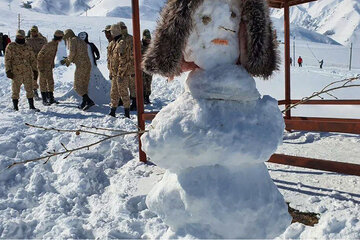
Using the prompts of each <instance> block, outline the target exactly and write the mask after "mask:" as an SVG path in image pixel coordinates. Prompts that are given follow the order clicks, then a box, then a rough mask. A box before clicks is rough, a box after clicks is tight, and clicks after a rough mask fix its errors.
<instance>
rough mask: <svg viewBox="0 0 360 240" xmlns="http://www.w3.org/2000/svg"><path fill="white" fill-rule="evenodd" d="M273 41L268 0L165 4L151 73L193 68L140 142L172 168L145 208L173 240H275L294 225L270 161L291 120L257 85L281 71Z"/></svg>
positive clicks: (148, 66)
mask: <svg viewBox="0 0 360 240" xmlns="http://www.w3.org/2000/svg"><path fill="white" fill-rule="evenodd" d="M275 40H276V38H275V35H274V33H273V29H272V25H271V21H270V18H269V9H268V6H267V3H266V1H265V0H169V1H168V3H167V4H166V6H165V7H164V8H163V10H162V13H161V18H160V20H159V24H158V26H157V29H156V32H155V38H154V40H153V42H152V43H151V45H150V48H149V50H148V51H147V52H146V54H145V57H144V62H143V66H144V69H145V70H146V71H147V72H149V73H151V74H160V75H163V76H166V77H170V78H172V77H173V76H176V75H179V74H181V73H182V72H184V71H188V70H190V71H191V72H190V73H189V76H188V79H187V80H186V84H185V85H186V86H185V91H184V93H183V94H182V95H181V96H179V97H178V98H177V99H176V100H175V101H174V102H172V103H170V104H169V105H168V106H166V107H165V108H163V109H162V110H161V111H160V112H159V113H158V115H157V116H156V117H155V119H154V120H153V122H152V128H151V130H150V131H149V132H148V133H146V134H144V135H143V136H142V138H141V140H142V144H143V145H142V146H143V150H144V151H145V152H146V153H147V155H148V156H149V157H150V159H151V161H152V162H154V163H155V164H157V165H158V166H159V167H162V168H164V169H166V172H165V174H164V176H163V179H162V180H161V181H160V182H159V183H157V184H156V185H155V186H154V188H153V189H152V190H151V192H150V193H149V194H148V196H147V198H146V204H147V206H148V208H149V209H150V210H151V211H153V212H155V213H156V214H157V215H158V216H159V217H161V218H162V219H163V221H164V222H165V223H166V224H167V225H168V226H169V234H170V235H169V236H168V237H174V236H187V234H190V235H191V236H194V237H197V238H274V237H276V236H279V235H280V234H282V233H283V232H284V231H285V230H286V228H287V227H288V226H289V225H290V223H291V217H290V215H289V213H288V211H287V205H286V203H285V201H284V199H283V196H282V195H281V194H280V192H279V191H278V189H277V187H276V186H275V184H274V183H273V181H272V180H271V178H270V175H269V173H268V171H267V168H266V165H265V164H264V162H266V161H267V160H268V159H269V158H270V156H271V155H272V154H273V153H274V152H275V151H276V149H277V146H278V145H279V144H281V142H282V136H283V131H284V121H283V118H282V114H281V112H280V110H279V108H278V105H277V101H276V100H275V99H273V98H271V97H270V96H263V97H262V96H261V95H260V94H259V92H258V90H257V89H256V84H255V81H254V79H253V76H260V77H263V78H268V77H269V76H270V75H271V74H272V72H273V71H274V70H276V68H277V64H278V56H277V50H276V42H275ZM171 234H175V235H171Z"/></svg>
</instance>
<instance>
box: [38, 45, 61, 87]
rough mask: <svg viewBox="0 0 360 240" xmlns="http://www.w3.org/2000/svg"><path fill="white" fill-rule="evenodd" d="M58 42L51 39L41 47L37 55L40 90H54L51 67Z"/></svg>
mask: <svg viewBox="0 0 360 240" xmlns="http://www.w3.org/2000/svg"><path fill="white" fill-rule="evenodd" d="M57 48H58V42H56V41H54V40H53V41H51V42H49V43H47V44H45V46H44V47H43V48H42V49H41V51H40V52H39V54H38V57H37V63H38V65H37V66H38V70H39V79H40V91H41V92H54V78H53V68H54V60H55V57H56V52H57Z"/></svg>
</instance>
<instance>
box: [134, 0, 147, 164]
mask: <svg viewBox="0 0 360 240" xmlns="http://www.w3.org/2000/svg"><path fill="white" fill-rule="evenodd" d="M131 7H132V25H133V44H134V59H135V79H136V80H135V87H136V105H137V112H138V127H139V130H140V131H144V130H145V121H144V119H143V114H144V95H143V92H144V87H143V79H142V71H141V44H140V17H139V0H131ZM138 138H139V157H140V161H141V162H146V154H145V152H143V151H142V150H141V139H140V138H141V134H139V135H138Z"/></svg>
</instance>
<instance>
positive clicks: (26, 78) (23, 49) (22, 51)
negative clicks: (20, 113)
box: [5, 34, 37, 99]
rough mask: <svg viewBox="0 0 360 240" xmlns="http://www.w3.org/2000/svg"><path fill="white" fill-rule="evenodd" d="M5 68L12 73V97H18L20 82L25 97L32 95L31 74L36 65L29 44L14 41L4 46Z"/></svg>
mask: <svg viewBox="0 0 360 240" xmlns="http://www.w3.org/2000/svg"><path fill="white" fill-rule="evenodd" d="M24 35H25V34H24ZM5 70H6V72H9V71H11V72H12V73H13V77H12V99H19V95H20V87H21V85H22V84H24V87H25V91H26V97H27V98H33V97H34V92H33V77H34V75H33V74H34V71H37V66H36V59H35V54H34V52H33V51H32V49H31V47H30V46H28V45H27V44H18V43H15V42H12V43H10V44H9V45H8V46H7V47H6V54H5Z"/></svg>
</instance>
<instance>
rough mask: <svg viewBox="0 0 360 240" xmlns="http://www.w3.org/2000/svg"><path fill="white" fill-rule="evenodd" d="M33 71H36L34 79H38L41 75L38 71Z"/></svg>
mask: <svg viewBox="0 0 360 240" xmlns="http://www.w3.org/2000/svg"><path fill="white" fill-rule="evenodd" d="M33 73H34V80H37V79H38V76H39V73H38V71H33Z"/></svg>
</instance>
